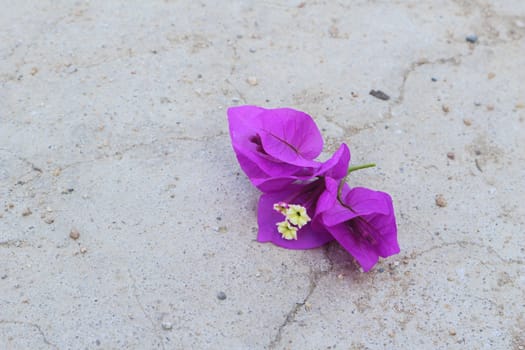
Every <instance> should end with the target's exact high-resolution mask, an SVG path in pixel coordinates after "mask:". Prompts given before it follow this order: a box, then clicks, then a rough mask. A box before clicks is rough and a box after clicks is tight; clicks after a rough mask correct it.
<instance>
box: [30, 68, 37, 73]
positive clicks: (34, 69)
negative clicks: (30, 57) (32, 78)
mask: <svg viewBox="0 0 525 350" xmlns="http://www.w3.org/2000/svg"><path fill="white" fill-rule="evenodd" d="M36 73H38V68H37V67H33V68H31V72H30V74H31V75H35V74H36Z"/></svg>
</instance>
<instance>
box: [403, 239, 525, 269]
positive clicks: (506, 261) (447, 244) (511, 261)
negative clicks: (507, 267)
mask: <svg viewBox="0 0 525 350" xmlns="http://www.w3.org/2000/svg"><path fill="white" fill-rule="evenodd" d="M450 246H459V247H461V248H466V247H467V246H475V247H478V248H484V249H486V250H487V251H488V252H489V253H490V254H492V255H494V256H496V257H497V258H498V259H499V260H500V261H501V262H502V263H504V264H517V265H523V264H525V262H524V261H523V260H519V259H505V258H503V257H502V256H501V255H500V254H499V253H498V252H497V251H496V250H495V249H494V248H492V247H490V246H487V245H485V244H482V243H477V242H471V241H455V242H445V243H441V244H438V245H435V246H432V247H430V248H428V249H425V250H422V251H419V252H414V253H412V254H411V255H410V256H409V258H411V259H415V258H417V257H420V256H421V255H423V254H427V253H430V252H432V251H434V250H437V249H442V248H446V247H450Z"/></svg>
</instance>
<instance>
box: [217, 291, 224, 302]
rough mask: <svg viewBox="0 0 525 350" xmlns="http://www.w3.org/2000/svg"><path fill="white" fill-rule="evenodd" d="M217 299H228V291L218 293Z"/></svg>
mask: <svg viewBox="0 0 525 350" xmlns="http://www.w3.org/2000/svg"><path fill="white" fill-rule="evenodd" d="M217 299H219V300H225V299H226V293H224V292H219V293H217Z"/></svg>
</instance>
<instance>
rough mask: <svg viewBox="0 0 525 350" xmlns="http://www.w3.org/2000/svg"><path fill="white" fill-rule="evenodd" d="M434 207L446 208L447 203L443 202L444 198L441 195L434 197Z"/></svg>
mask: <svg viewBox="0 0 525 350" xmlns="http://www.w3.org/2000/svg"><path fill="white" fill-rule="evenodd" d="M436 205H437V206H438V207H441V208H443V207H446V206H447V201H446V200H445V197H443V195H442V194H438V195H437V196H436Z"/></svg>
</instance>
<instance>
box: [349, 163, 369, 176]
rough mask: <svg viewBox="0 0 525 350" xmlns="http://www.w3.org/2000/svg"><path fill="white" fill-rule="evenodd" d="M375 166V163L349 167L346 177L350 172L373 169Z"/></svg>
mask: <svg viewBox="0 0 525 350" xmlns="http://www.w3.org/2000/svg"><path fill="white" fill-rule="evenodd" d="M375 166H376V165H375V163H368V164H363V165H354V166H351V167H350V168H348V172H347V173H346V174H347V175H348V174H350V173H351V172H352V171H356V170H361V169H366V168H373V167H375Z"/></svg>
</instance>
